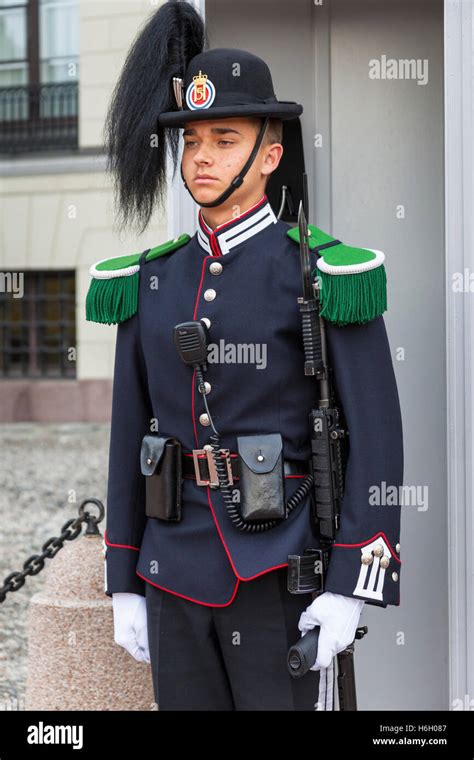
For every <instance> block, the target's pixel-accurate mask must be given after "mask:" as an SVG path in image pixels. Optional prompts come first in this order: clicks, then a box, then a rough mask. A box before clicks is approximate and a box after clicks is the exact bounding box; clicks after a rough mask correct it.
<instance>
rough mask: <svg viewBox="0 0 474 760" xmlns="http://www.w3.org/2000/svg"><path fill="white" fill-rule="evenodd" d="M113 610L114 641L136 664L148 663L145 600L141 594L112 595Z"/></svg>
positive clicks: (121, 593) (123, 593)
mask: <svg viewBox="0 0 474 760" xmlns="http://www.w3.org/2000/svg"><path fill="white" fill-rule="evenodd" d="M112 604H113V608H114V641H115V643H116V644H119V646H121V647H123V648H124V649H126V650H127V652H128V653H129V654H131V655H132V657H134V658H135V659H136V660H138V662H150V651H149V648H148V630H147V620H146V599H145V597H144V596H141V594H130V593H128V592H120V593H114V594H112Z"/></svg>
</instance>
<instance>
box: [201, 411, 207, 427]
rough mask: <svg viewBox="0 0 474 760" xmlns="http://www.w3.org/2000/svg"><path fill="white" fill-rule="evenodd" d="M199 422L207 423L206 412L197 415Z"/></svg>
mask: <svg viewBox="0 0 474 760" xmlns="http://www.w3.org/2000/svg"><path fill="white" fill-rule="evenodd" d="M199 422H200V423H201V425H209V417H208V415H207V414H206V412H204V413H203V414H200V415H199Z"/></svg>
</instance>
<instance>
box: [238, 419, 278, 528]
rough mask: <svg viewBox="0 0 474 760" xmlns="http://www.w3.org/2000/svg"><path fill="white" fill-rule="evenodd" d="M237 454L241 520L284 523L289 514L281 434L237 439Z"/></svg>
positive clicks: (239, 437) (247, 436)
mask: <svg viewBox="0 0 474 760" xmlns="http://www.w3.org/2000/svg"><path fill="white" fill-rule="evenodd" d="M237 451H238V453H239V461H240V481H239V483H240V516H241V517H242V519H243V520H267V519H278V518H281V519H285V518H286V516H287V510H286V503H285V477H284V471H283V441H282V437H281V434H280V433H267V434H263V435H244V436H238V437H237Z"/></svg>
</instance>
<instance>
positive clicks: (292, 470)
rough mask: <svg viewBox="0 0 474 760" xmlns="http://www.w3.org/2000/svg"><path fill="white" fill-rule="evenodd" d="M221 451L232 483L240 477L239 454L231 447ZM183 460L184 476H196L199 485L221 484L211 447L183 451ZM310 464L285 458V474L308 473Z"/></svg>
mask: <svg viewBox="0 0 474 760" xmlns="http://www.w3.org/2000/svg"><path fill="white" fill-rule="evenodd" d="M220 451H221V458H222V460H223V461H224V463H225V464H226V466H227V476H228V480H229V484H230V485H232V484H233V482H234V480H235V479H237V478H239V477H240V461H239V455H238V454H233V453H231V452H230V451H229V449H220ZM182 462H183V476H184V477H188V478H189V477H190V478H195V480H196V482H197V485H199V486H207V485H216V486H217V485H219V479H218V477H217V471H216V469H215V463H214V457H213V455H212V451H211V450H210V449H193V451H192V452H189V453H184V452H183V456H182ZM308 466H309V465H308V463H307V462H305V461H303V462H301V461H298V460H290V459H285V460H283V471H284V474H285V475H307V474H308V472H309V469H308Z"/></svg>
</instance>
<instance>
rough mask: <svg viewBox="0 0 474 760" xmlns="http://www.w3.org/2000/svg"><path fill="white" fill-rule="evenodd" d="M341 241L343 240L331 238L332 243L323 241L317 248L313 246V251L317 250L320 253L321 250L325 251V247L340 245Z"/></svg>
mask: <svg viewBox="0 0 474 760" xmlns="http://www.w3.org/2000/svg"><path fill="white" fill-rule="evenodd" d="M339 243H342V240H331V242H330V243H323V244H322V245H317V246H316V248H312V249H311V250H312V251H316V253H319V251H324V249H325V248H330V247H331V246H332V245H339Z"/></svg>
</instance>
